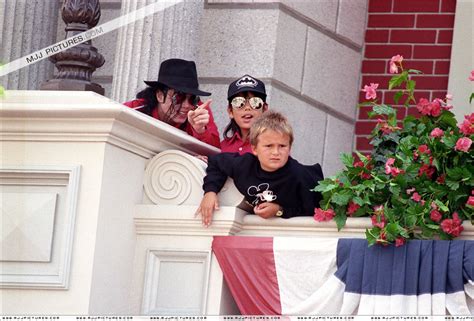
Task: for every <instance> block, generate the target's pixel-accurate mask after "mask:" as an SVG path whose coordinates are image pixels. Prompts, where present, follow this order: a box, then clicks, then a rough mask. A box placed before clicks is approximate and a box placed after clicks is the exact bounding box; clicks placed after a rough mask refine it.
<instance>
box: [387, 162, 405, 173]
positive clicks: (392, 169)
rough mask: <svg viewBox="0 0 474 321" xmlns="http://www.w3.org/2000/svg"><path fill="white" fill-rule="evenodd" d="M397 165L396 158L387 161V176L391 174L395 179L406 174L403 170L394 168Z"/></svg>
mask: <svg viewBox="0 0 474 321" xmlns="http://www.w3.org/2000/svg"><path fill="white" fill-rule="evenodd" d="M394 163H395V158H389V159H387V162H386V163H385V174H391V175H392V176H393V177H396V176H398V175H400V174H403V173H405V171H404V170H403V169H399V168H397V167H393V166H392V165H393V164H394Z"/></svg>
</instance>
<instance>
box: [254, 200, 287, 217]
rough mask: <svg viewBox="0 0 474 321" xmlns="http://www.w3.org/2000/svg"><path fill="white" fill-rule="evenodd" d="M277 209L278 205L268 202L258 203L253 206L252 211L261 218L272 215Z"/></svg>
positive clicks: (278, 208)
mask: <svg viewBox="0 0 474 321" xmlns="http://www.w3.org/2000/svg"><path fill="white" fill-rule="evenodd" d="M279 210H280V205H278V204H276V203H269V202H265V203H260V204H258V205H257V206H255V207H254V208H253V211H254V213H255V214H257V215H258V216H260V217H262V218H269V217H273V216H275V215H276V213H277V212H278V211H279Z"/></svg>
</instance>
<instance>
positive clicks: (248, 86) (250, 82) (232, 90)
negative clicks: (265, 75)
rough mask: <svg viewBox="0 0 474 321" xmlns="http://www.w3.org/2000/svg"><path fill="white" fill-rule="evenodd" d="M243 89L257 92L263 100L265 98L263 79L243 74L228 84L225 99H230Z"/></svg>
mask: <svg viewBox="0 0 474 321" xmlns="http://www.w3.org/2000/svg"><path fill="white" fill-rule="evenodd" d="M245 91H252V92H255V93H258V94H259V95H258V96H261V97H263V99H264V100H265V99H266V98H267V92H266V91H265V84H264V83H263V81H261V80H260V79H257V78H255V77H252V76H250V75H244V76H242V77H240V78H239V79H237V80H235V81H233V82H232V83H231V84H230V85H229V90H228V92H227V99H228V100H230V99H232V98H234V96H235V95H237V94H238V93H241V92H245Z"/></svg>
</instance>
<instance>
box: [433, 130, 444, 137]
mask: <svg viewBox="0 0 474 321" xmlns="http://www.w3.org/2000/svg"><path fill="white" fill-rule="evenodd" d="M443 135H444V131H443V130H442V129H439V128H438V127H436V128H435V129H433V130H432V131H431V133H430V137H432V138H437V137H438V138H439V137H443Z"/></svg>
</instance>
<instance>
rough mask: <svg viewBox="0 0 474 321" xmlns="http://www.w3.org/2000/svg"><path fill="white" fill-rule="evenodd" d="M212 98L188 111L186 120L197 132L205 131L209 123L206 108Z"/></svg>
mask: <svg viewBox="0 0 474 321" xmlns="http://www.w3.org/2000/svg"><path fill="white" fill-rule="evenodd" d="M211 102H212V100H211V99H209V100H207V101H206V102H205V103H203V104H202V105H201V106H199V107H198V108H196V109H195V110H190V111H189V112H188V121H189V123H190V124H191V126H192V127H193V128H194V130H195V131H196V132H197V133H198V134H202V133H204V132H205V131H206V126H207V124H208V123H209V118H210V116H209V111H208V110H207V109H206V107H207V106H209V105H210V104H211Z"/></svg>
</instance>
